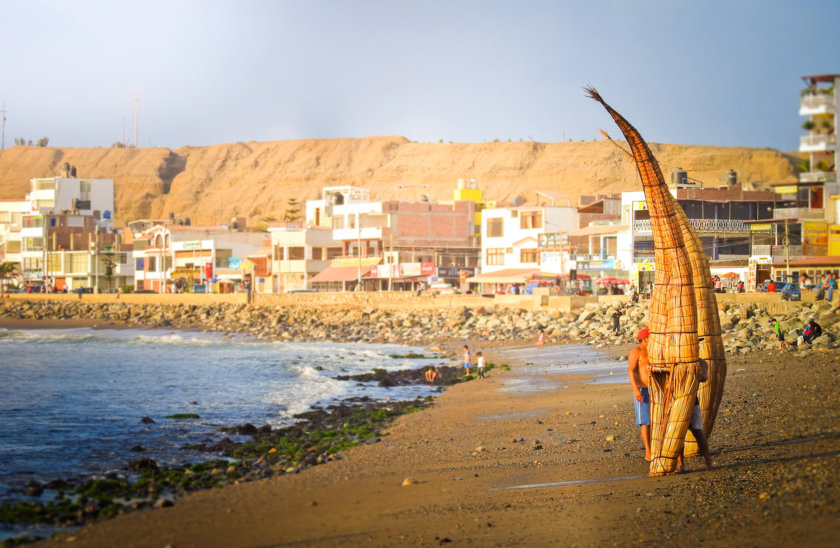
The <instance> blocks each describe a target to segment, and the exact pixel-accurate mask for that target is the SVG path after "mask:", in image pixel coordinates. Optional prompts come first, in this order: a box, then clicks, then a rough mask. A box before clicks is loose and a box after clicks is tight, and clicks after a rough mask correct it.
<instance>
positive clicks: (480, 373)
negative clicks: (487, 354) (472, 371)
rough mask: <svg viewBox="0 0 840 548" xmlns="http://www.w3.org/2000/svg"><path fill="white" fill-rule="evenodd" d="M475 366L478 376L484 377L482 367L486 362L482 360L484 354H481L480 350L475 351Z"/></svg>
mask: <svg viewBox="0 0 840 548" xmlns="http://www.w3.org/2000/svg"><path fill="white" fill-rule="evenodd" d="M475 360H476V361H475V366H476V367H477V368H478V378H479V379H483V378H484V367H485V365H486V362H485V361H484V356H482V355H481V352H476V353H475Z"/></svg>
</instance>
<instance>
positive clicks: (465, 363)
mask: <svg viewBox="0 0 840 548" xmlns="http://www.w3.org/2000/svg"><path fill="white" fill-rule="evenodd" d="M470 367H472V363H470V362H469V361H468V360H464V369H469V368H470Z"/></svg>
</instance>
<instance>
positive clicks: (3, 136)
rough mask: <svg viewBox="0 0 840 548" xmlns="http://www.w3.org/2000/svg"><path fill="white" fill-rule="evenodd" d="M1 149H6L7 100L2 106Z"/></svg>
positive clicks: (0, 108)
mask: <svg viewBox="0 0 840 548" xmlns="http://www.w3.org/2000/svg"><path fill="white" fill-rule="evenodd" d="M0 150H6V101H3V104H2V106H0Z"/></svg>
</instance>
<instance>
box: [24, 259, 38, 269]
mask: <svg viewBox="0 0 840 548" xmlns="http://www.w3.org/2000/svg"><path fill="white" fill-rule="evenodd" d="M40 270H41V259H40V258H35V257H24V258H23V271H24V272H38V271H40Z"/></svg>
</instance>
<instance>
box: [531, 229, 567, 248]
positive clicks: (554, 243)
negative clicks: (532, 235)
mask: <svg viewBox="0 0 840 548" xmlns="http://www.w3.org/2000/svg"><path fill="white" fill-rule="evenodd" d="M537 245H538V246H539V247H561V246H565V245H569V235H568V234H565V233H563V232H550V233H544V234H540V235H539V239H538V241H537Z"/></svg>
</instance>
